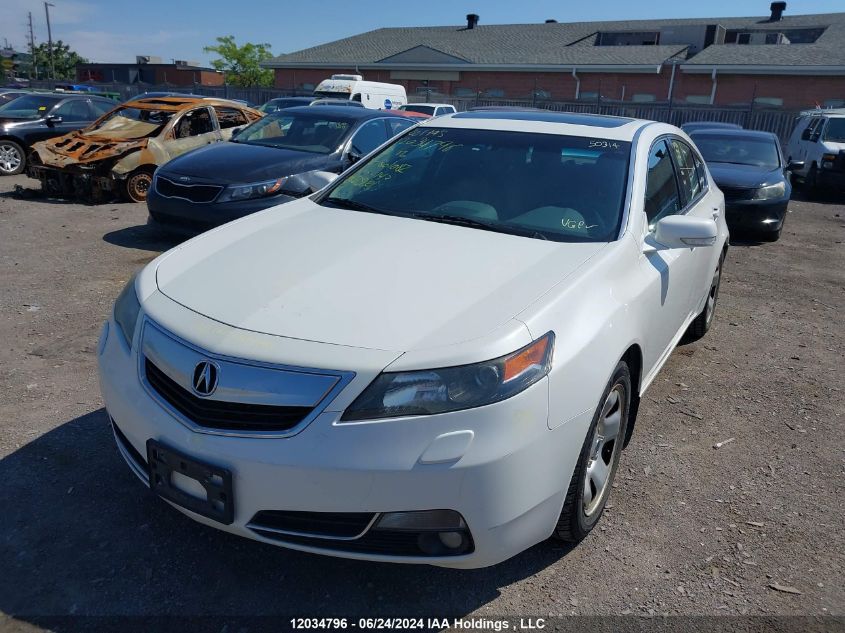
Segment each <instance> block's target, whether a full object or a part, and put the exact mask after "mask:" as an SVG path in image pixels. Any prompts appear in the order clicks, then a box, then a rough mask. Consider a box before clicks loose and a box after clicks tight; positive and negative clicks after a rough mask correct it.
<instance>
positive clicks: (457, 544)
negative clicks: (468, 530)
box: [438, 532, 464, 549]
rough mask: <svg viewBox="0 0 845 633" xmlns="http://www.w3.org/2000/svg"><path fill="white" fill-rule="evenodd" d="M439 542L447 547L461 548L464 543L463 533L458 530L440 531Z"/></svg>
mask: <svg viewBox="0 0 845 633" xmlns="http://www.w3.org/2000/svg"><path fill="white" fill-rule="evenodd" d="M438 535H439V536H440V542H441V543H443V545H444V546H445V547H448V548H449V549H461V547H463V545H464V535H463V534H461V533H460V532H440V533H439V534H438Z"/></svg>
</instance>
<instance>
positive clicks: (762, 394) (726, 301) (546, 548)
mask: <svg viewBox="0 0 845 633" xmlns="http://www.w3.org/2000/svg"><path fill="white" fill-rule="evenodd" d="M15 184H23V185H32V184H34V182H33V181H30V180H28V179H27V178H25V177H23V176H17V177H6V178H2V179H0V427H1V430H2V432H0V508H2V510H1V511H0V512H2V514H0V517H2V518H0V569H2V570H3V571H1V572H0V612H2V613H0V628H6V629H15V630H30V629H37V628H39V627H40V626H41V625H43V624H44V620H43V619H42V616H49V615H67V614H78V615H82V614H89V615H90V614H99V615H187V614H196V615H200V614H203V615H230V616H234V615H260V614H287V615H301V616H326V615H330V614H345V615H352V614H360V615H378V614H404V615H419V616H426V617H428V616H439V617H443V616H470V615H474V616H493V615H499V616H506V615H512V616H525V615H549V614H564V615H567V614H585V615H610V614H614V615H620V614H636V615H648V614H687V615H738V614H751V615H771V614H780V615H800V614H811V615H816V616H818V615H831V614H833V615H840V616H841V615H845V586H843V568H845V529H843V515H845V513H843V504H845V495H843V488H845V486H843V481H844V480H845V478H843V474H845V439H843V424H842V423H843V404H842V402H843V396H845V393H843V389H845V381H843V378H842V371H843V368H845V360H843V351H845V329H844V328H843V327H842V314H843V313H845V290H843V289H845V248H843V245H842V242H843V239H845V205H842V204H836V203H834V202H824V203H815V202H813V203H811V202H805V201H797V202H794V203H793V204H792V207H791V213H790V215H789V217H788V219H787V224H786V227H785V229H784V234H783V237H782V239H781V241H780V242H778V243H775V244H763V245H752V244H737V245H734V246H733V247H732V248H731V250H730V252H729V255H728V260H727V264H726V268H725V276H724V278H723V284H722V293H721V296H720V304H719V307H718V309H717V313H716V322H715V325H714V328H713V330H711V332H710V334H708V336H707V337H705V339H704V340H703V341H701V342H699V343H697V344H692V345H688V346H685V347H681V348H679V349H678V350H676V352H675V353H674V354H673V356H672V357H671V358H670V360H669V362H668V364H667V365H666V366H665V367H664V369H663V371H662V372H661V374H660V375H659V376H658V378H657V380H656V381H655V383H654V385H653V386H652V388H651V389H650V390H649V392H648V393H647V395H646V396H645V398H644V400H643V406H642V408H641V412H640V417H639V420H638V423H637V430H636V432H635V434H634V439H633V441H632V443H631V445H630V447H629V448H628V450H627V451H626V452H625V454H624V455H623V457H622V463H621V465H620V470H619V474H618V477H617V483H616V485H615V486H614V487H615V488H616V490H615V491H614V493H613V495H612V496H611V499H610V505H609V506H608V510H607V512H606V513H605V516H604V519H603V520H602V523H601V527H600V529H597V530H596V531H595V532H594V533H593V534H592V535H591V536H590V537H589V538H588V539H587V540H586V541H584V542H583V543H582V544H581V545H580V546H578V547H577V548H575V549H573V550H571V551H570V550H568V549H564V548H562V547H560V546H559V545H556V544H552V543H543V544H540V545H538V546H536V547H534V548H533V549H531V550H529V551H528V552H525V553H524V554H522V555H520V556H518V557H516V558H514V559H511V560H510V561H507V562H505V563H502V564H501V565H498V566H496V567H493V568H489V569H482V570H475V571H452V570H443V569H435V568H428V567H412V566H402V565H386V564H372V563H362V562H354V561H345V560H341V559H332V558H325V557H320V556H312V555H308V554H301V553H297V552H292V551H287V550H284V549H280V548H274V547H271V546H267V545H262V544H259V543H254V542H251V541H248V540H244V539H240V538H237V537H234V536H230V535H228V534H225V533H222V532H218V531H215V530H213V529H210V528H206V527H203V526H201V525H198V524H195V523H193V522H192V521H190V520H189V519H187V518H186V517H184V516H182V515H181V514H179V513H178V512H176V511H175V510H173V509H171V508H170V507H169V506H167V505H166V504H165V503H164V502H162V501H160V500H158V499H157V498H156V497H154V496H153V495H152V494H151V493H150V492H149V491H147V490H145V489H144V488H143V486H142V485H141V484H140V482H139V481H138V480H137V479H136V478H135V477H134V475H132V474H131V473H130V471H129V469H128V467H126V465H125V464H124V463H123V461H122V459H121V458H120V456H119V455H118V453H117V450H116V449H115V448H114V446H113V444H112V438H111V433H110V431H109V428H108V424H107V418H106V414H105V411H104V409H103V408H102V401H101V399H100V394H99V389H98V386H97V378H96V362H95V352H94V349H95V346H96V340H97V335H98V332H99V328H100V325H101V323H102V321H103V319H104V318H105V316H106V314H107V313H108V311H109V309H110V307H111V305H112V301H113V299H114V298H115V296H116V295H117V293H118V292H119V290H120V288H121V287H122V285H123V284H124V283H125V282H126V280H127V279H128V278H129V277H130V275H131V274H132V273H133V272H134V271H135V270H136V269H137V268H139V267H140V266H142V265H143V264H145V263H147V262H148V261H150V260H151V259H153V258H154V257H155V256H156V255H157V254H158V253H159V252H160V251H162V250H164V249H166V248H168V247H169V246H170V245H172V244H173V242H172V241H169V240H168V239H166V238H165V237H164V236H162V235H161V234H158V233H156V232H155V231H154V230H152V229H150V228H148V227H147V226H146V208H145V206H144V205H137V204H134V205H133V204H108V205H101V206H85V205H81V204H70V203H65V202H60V201H47V200H26V201H22V200H17V199H15V198H14V197H12V196H11V193H10V192H11V190H12V189H13V187H14V185H15ZM729 439H730V442H729V443H727V444H725V445H724V446H722V447H721V448H714V445H715V444H716V443H718V442H724V441H726V440H729ZM799 592H800V593H799ZM839 622H840V624H841V622H842V620H840V621H839ZM216 630H220V629H219V627H218V628H217V629H216ZM233 630H237V629H233Z"/></svg>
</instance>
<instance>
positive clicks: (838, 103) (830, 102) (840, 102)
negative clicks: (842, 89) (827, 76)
mask: <svg viewBox="0 0 845 633" xmlns="http://www.w3.org/2000/svg"><path fill="white" fill-rule="evenodd" d="M824 107H825V108H845V99H827V100H826V101H825V102H824Z"/></svg>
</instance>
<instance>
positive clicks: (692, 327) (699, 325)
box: [684, 231, 780, 343]
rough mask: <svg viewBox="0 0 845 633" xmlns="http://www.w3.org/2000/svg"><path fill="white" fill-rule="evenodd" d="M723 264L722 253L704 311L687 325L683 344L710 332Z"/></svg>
mask: <svg viewBox="0 0 845 633" xmlns="http://www.w3.org/2000/svg"><path fill="white" fill-rule="evenodd" d="M777 235H778V236H780V231H778V232H777ZM776 239H777V238H776ZM724 263H725V253H722V254H721V255H720V256H719V263H718V264H716V271H715V272H714V273H713V279H712V280H711V282H710V289H709V290H708V291H707V301H705V302H704V309H703V310H702V311H701V314H699V315H698V316H697V317H695V319H694V320H693V322H692V323H690V324H689V327H688V328H687V331H686V332H685V333H684V342H685V343H692V342H693V341H697V340H699V339H702V338H704V335H705V334H707V332H709V331H710V326H711V325H712V324H713V315H714V314H715V313H716V301H718V299H719V286H720V284H721V282H722V265H723V264H724Z"/></svg>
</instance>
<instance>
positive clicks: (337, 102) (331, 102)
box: [308, 99, 364, 108]
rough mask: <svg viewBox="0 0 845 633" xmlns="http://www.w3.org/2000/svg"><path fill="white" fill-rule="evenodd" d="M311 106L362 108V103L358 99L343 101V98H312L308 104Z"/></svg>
mask: <svg viewBox="0 0 845 633" xmlns="http://www.w3.org/2000/svg"><path fill="white" fill-rule="evenodd" d="M308 105H312V106H343V107H352V108H363V107H364V104H363V103H361V102H360V101H352V100H351V99H350V100H349V101H345V100H344V99H314V101H312V102H311V103H310V104H308Z"/></svg>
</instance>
